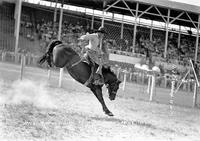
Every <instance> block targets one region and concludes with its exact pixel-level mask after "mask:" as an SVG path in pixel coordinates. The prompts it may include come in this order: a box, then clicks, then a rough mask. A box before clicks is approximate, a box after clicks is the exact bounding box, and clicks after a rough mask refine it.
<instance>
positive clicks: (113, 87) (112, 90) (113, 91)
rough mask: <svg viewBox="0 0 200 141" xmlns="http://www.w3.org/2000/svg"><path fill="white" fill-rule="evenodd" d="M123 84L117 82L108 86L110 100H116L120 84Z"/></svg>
mask: <svg viewBox="0 0 200 141" xmlns="http://www.w3.org/2000/svg"><path fill="white" fill-rule="evenodd" d="M120 83H121V81H120V80H116V81H114V82H112V83H110V84H107V89H108V93H109V99H110V100H115V97H116V94H117V91H118V89H119V84H120Z"/></svg>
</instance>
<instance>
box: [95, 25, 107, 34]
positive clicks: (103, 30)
mask: <svg viewBox="0 0 200 141" xmlns="http://www.w3.org/2000/svg"><path fill="white" fill-rule="evenodd" d="M96 32H100V33H104V34H107V32H106V29H105V28H104V27H102V26H101V27H99V29H98V30H97V31H96Z"/></svg>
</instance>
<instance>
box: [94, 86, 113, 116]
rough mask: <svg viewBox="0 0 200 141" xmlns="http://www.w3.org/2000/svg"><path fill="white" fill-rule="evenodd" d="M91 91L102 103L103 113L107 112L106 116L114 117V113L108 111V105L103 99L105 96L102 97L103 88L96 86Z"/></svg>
mask: <svg viewBox="0 0 200 141" xmlns="http://www.w3.org/2000/svg"><path fill="white" fill-rule="evenodd" d="M90 89H91V91H92V92H93V93H94V95H95V96H96V97H97V99H98V100H99V102H100V103H101V105H102V108H103V111H104V112H105V114H107V115H108V116H114V115H113V113H112V112H111V111H110V110H108V108H107V106H106V104H105V102H104V99H103V96H102V88H101V86H96V85H94V86H93V87H92V88H90Z"/></svg>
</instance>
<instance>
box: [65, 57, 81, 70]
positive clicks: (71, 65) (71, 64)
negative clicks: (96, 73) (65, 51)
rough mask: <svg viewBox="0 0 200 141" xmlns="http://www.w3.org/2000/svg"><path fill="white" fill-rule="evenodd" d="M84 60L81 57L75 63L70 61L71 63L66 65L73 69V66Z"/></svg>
mask: <svg viewBox="0 0 200 141" xmlns="http://www.w3.org/2000/svg"><path fill="white" fill-rule="evenodd" d="M82 60H83V59H81V58H80V59H79V60H78V61H75V62H73V63H71V62H70V63H69V64H67V65H66V67H67V68H68V69H71V68H73V67H74V66H76V65H78V64H79V63H81V62H82Z"/></svg>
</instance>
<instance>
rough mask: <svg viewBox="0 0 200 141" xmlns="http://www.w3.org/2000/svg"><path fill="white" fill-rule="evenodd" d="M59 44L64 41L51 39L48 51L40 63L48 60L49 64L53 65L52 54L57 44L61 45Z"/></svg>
mask: <svg viewBox="0 0 200 141" xmlns="http://www.w3.org/2000/svg"><path fill="white" fill-rule="evenodd" d="M59 44H62V42H61V41H59V40H53V41H51V42H50V43H49V45H48V47H47V50H46V53H45V54H44V55H43V56H42V57H40V58H39V60H38V63H39V64H40V65H42V64H43V63H44V62H45V61H47V63H48V65H49V66H50V67H51V56H52V52H53V49H54V47H55V46H56V45H59Z"/></svg>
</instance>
